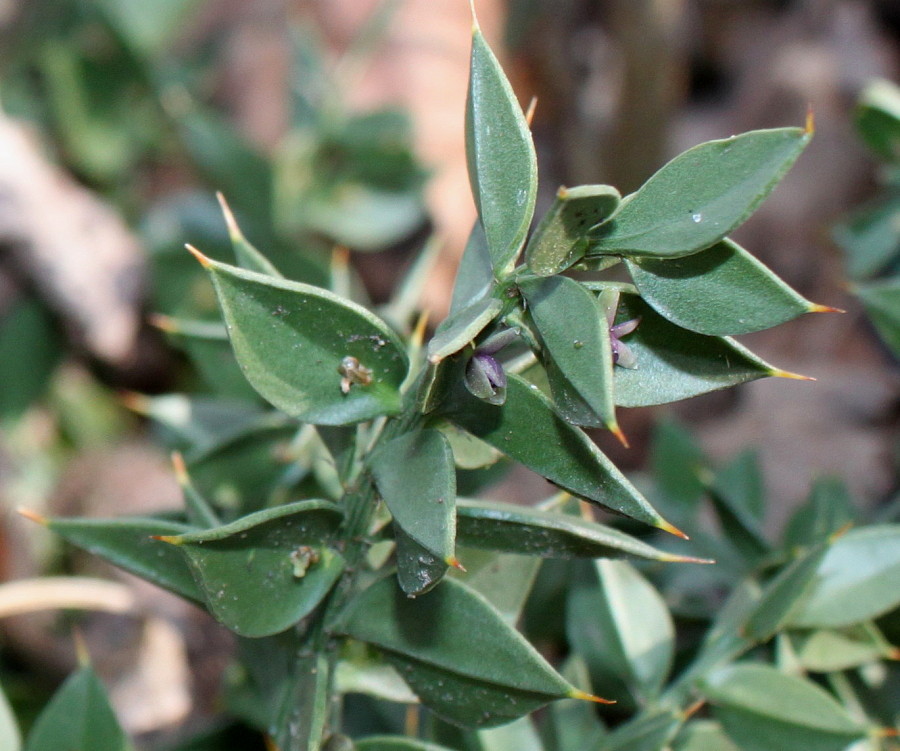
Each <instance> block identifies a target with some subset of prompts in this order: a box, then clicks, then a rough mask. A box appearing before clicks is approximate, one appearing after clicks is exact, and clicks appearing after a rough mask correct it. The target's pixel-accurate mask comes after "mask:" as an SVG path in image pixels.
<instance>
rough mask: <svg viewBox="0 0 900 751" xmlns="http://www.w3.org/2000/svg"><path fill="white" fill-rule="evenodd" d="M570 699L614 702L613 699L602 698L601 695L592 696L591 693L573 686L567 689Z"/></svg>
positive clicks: (603, 702)
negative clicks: (569, 689)
mask: <svg viewBox="0 0 900 751" xmlns="http://www.w3.org/2000/svg"><path fill="white" fill-rule="evenodd" d="M568 696H569V698H570V699H581V700H582V701H592V702H594V703H595V704H615V703H616V702H615V701H614V700H613V699H604V698H603V697H601V696H594V695H593V694H589V693H587V692H585V691H581V690H579V689H577V688H573V689H572V690H571V691H569V694H568Z"/></svg>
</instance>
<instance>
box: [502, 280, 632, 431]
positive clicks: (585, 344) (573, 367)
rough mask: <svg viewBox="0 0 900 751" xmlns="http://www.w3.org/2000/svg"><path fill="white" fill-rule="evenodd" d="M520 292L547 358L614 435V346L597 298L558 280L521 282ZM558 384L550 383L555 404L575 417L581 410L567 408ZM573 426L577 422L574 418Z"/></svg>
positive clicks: (576, 285)
mask: <svg viewBox="0 0 900 751" xmlns="http://www.w3.org/2000/svg"><path fill="white" fill-rule="evenodd" d="M519 289H520V290H521V292H522V294H523V295H524V297H525V300H526V301H527V303H528V312H529V315H530V316H531V318H532V320H533V321H534V325H535V329H536V330H537V332H538V334H539V335H540V337H541V340H542V342H543V345H544V349H545V357H546V359H547V360H549V361H550V362H552V364H553V366H554V368H555V369H557V370H558V371H559V373H560V374H561V375H562V377H563V378H564V379H565V381H566V383H567V385H568V386H569V388H571V389H573V390H574V391H575V392H576V394H577V396H578V397H580V400H582V401H583V402H584V403H585V404H586V405H587V406H588V407H589V409H590V410H591V411H593V412H594V413H595V414H596V415H597V416H598V417H599V419H600V421H601V422H602V424H604V425H606V426H607V427H610V428H614V429H616V430H618V426H617V424H616V415H615V400H614V397H613V375H612V371H613V353H612V345H611V343H610V338H609V328H608V325H607V322H606V318H605V317H604V315H603V313H602V312H601V310H600V307H599V305H598V304H597V301H596V298H594V296H593V295H592V294H591V293H590V292H588V291H587V290H586V289H585V288H584V287H582V286H581V285H580V284H579V283H578V282H576V281H574V280H572V279H568V278H566V277H562V276H554V277H550V278H549V279H537V280H522V281H520V282H519ZM548 372H549V371H548ZM557 383H558V381H557V380H555V379H553V378H551V379H550V387H551V389H553V399H554V402H555V403H556V405H557V407H558V408H559V410H560V412H561V413H562V414H563V415H564V416H565V417H566V418H567V419H570V420H571V418H572V417H573V416H574V417H576V418H577V412H578V411H579V410H577V409H576V410H570V409H569V408H568V399H567V397H566V394H565V393H560V389H559V387H558V386H557V387H556V388H554V386H556V384H557ZM572 412H575V413H576V414H574V415H573V414H571V413H572ZM595 419H596V418H595ZM571 421H573V422H575V423H576V424H577V423H579V422H580V421H579V420H578V419H574V420H571ZM588 424H596V423H588Z"/></svg>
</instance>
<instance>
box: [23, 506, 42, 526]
mask: <svg viewBox="0 0 900 751" xmlns="http://www.w3.org/2000/svg"><path fill="white" fill-rule="evenodd" d="M16 512H17V513H18V514H19V516H24V517H25V518H26V519H29V520H31V521H33V522H37V523H38V524H40V525H41V526H42V527H46V526H47V525H48V524H49V523H50V520H49V519H48V518H47V517H46V516H43V515H42V514H39V513H38V512H37V511H32V510H31V509H30V508H25V507H24V506H20V507H19V508H17V509H16Z"/></svg>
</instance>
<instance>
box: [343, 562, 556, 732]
mask: <svg viewBox="0 0 900 751" xmlns="http://www.w3.org/2000/svg"><path fill="white" fill-rule="evenodd" d="M337 630H338V631H340V632H341V633H345V634H347V635H349V636H352V637H353V638H355V639H359V640H360V641H364V642H367V643H369V644H373V645H374V646H377V647H379V648H380V649H382V650H383V651H384V652H385V655H386V656H387V658H388V659H389V660H390V661H391V662H392V663H393V664H394V665H395V667H397V668H398V670H399V671H400V674H401V675H402V676H403V677H404V679H405V680H406V681H407V683H409V685H410V687H411V688H412V689H413V691H415V692H416V694H417V695H418V696H419V698H420V699H421V700H422V703H423V704H425V705H426V706H428V707H429V708H430V709H432V710H433V711H434V712H435V713H436V714H438V715H440V716H441V717H444V718H446V719H449V720H451V721H452V722H456V723H459V724H462V725H467V726H474V727H490V726H492V725H499V724H502V723H504V722H509V721H510V720H512V719H514V718H516V717H520V716H522V715H524V714H526V713H528V712H530V711H533V710H534V709H536V708H538V707H540V706H543V705H544V704H546V703H547V702H549V701H552V700H553V699H559V698H562V697H565V696H569V695H571V694H572V693H573V692H574V689H573V687H572V686H571V685H570V684H569V683H568V682H567V681H566V680H564V679H563V678H562V677H561V676H560V675H559V674H557V673H556V672H555V671H554V670H553V668H552V667H550V665H548V664H547V662H546V661H545V660H544V659H543V658H542V657H541V656H540V655H539V654H538V653H537V652H536V651H535V649H534V648H533V647H532V646H531V645H530V644H529V643H528V642H527V641H525V639H524V638H522V636H521V635H520V634H519V633H518V632H517V631H515V630H514V629H513V628H512V627H510V626H509V625H507V624H506V623H505V622H504V620H503V618H502V617H501V616H500V615H499V613H497V611H496V610H494V608H492V607H491V606H490V605H489V604H488V603H487V602H486V601H485V600H484V599H483V598H482V597H481V596H480V595H477V594H475V593H474V592H473V591H472V590H470V589H469V588H468V587H466V586H465V585H464V584H461V583H459V582H457V581H454V580H453V579H447V580H445V581H444V582H443V583H442V584H441V586H440V587H438V588H437V589H435V590H434V591H432V592H430V593H429V594H427V595H425V596H424V597H420V598H416V599H410V598H408V597H407V596H406V595H405V594H404V593H403V592H402V591H401V590H400V589H399V588H398V587H397V586H396V584H395V583H394V581H393V578H392V577H388V578H386V579H382V580H381V581H378V582H376V583H375V584H373V585H372V586H370V587H369V588H368V589H366V590H365V591H363V592H361V593H360V594H359V595H357V597H356V598H355V599H354V600H353V601H352V602H351V604H350V607H349V609H348V610H347V611H346V612H345V613H344V614H343V616H342V618H341V621H340V623H339V624H338V626H337Z"/></svg>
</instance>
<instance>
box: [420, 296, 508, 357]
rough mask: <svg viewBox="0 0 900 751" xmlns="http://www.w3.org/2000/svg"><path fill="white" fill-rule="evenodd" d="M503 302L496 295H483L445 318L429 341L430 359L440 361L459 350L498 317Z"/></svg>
mask: <svg viewBox="0 0 900 751" xmlns="http://www.w3.org/2000/svg"><path fill="white" fill-rule="evenodd" d="M502 307H503V304H502V303H501V302H500V300H498V299H497V298H495V297H482V298H480V299H477V300H475V302H473V303H471V304H469V305H467V306H466V307H465V308H462V309H461V310H459V311H457V312H456V313H453V314H452V315H451V316H450V317H449V318H446V319H444V320H443V321H442V322H441V325H440V326H438V327H437V330H436V331H435V332H434V337H433V338H432V339H431V341H430V342H428V359H429V360H431V361H432V362H438V361H439V360H443V359H444V358H445V357H447V356H449V355H452V354H453V353H454V352H459V350H461V349H462V348H463V347H465V346H466V345H467V344H468V343H469V342H471V341H472V340H473V339H474V338H475V337H476V336H478V335H479V334H480V333H481V332H482V331H483V330H484V328H485V327H486V326H487V325H488V324H489V323H490V322H491V321H493V320H494V318H496V316H497V314H498V313H499V312H500V309H501V308H502Z"/></svg>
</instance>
